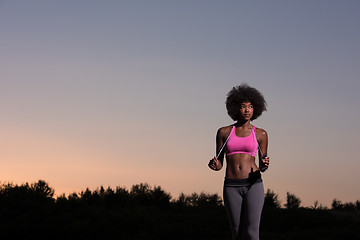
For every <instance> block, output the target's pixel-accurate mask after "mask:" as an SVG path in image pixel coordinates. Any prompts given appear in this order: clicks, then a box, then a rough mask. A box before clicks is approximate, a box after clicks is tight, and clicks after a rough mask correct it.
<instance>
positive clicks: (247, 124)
mask: <svg viewBox="0 0 360 240" xmlns="http://www.w3.org/2000/svg"><path fill="white" fill-rule="evenodd" d="M235 127H241V128H251V123H250V120H249V121H244V120H238V121H237V122H236V123H235Z"/></svg>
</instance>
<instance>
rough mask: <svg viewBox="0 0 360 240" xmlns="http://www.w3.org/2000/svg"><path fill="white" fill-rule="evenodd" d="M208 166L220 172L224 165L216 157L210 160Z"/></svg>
mask: <svg viewBox="0 0 360 240" xmlns="http://www.w3.org/2000/svg"><path fill="white" fill-rule="evenodd" d="M208 166H209V168H210V169H212V170H214V171H219V170H220V169H221V168H222V164H221V162H220V161H219V159H217V158H216V156H214V158H213V159H211V160H210V162H209V164H208Z"/></svg>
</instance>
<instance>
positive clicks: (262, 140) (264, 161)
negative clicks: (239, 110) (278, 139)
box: [256, 128, 270, 169]
mask: <svg viewBox="0 0 360 240" xmlns="http://www.w3.org/2000/svg"><path fill="white" fill-rule="evenodd" d="M256 138H257V139H258V142H259V145H260V149H261V151H260V150H259V167H260V169H262V168H263V167H269V162H270V158H269V156H266V157H264V158H263V156H264V154H266V155H267V149H268V135H267V132H266V131H265V130H264V129H261V128H258V129H256ZM261 154H262V155H261Z"/></svg>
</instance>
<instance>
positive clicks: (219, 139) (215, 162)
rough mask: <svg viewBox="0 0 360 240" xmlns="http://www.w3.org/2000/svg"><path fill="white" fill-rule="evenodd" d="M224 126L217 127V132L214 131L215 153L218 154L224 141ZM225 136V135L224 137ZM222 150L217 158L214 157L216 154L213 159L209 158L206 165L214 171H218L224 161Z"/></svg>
mask: <svg viewBox="0 0 360 240" xmlns="http://www.w3.org/2000/svg"><path fill="white" fill-rule="evenodd" d="M225 132H226V128H225V127H222V128H219V129H218V131H217V133H216V149H215V150H216V155H218V154H219V152H220V149H221V147H222V146H223V144H224V142H225V141H226V133H225ZM224 136H225V137H224ZM224 152H225V151H224V150H223V151H222V152H221V154H220V155H219V158H216V156H214V158H213V159H211V160H210V162H209V164H208V166H209V168H210V169H212V170H214V171H219V170H221V168H222V167H223V162H224Z"/></svg>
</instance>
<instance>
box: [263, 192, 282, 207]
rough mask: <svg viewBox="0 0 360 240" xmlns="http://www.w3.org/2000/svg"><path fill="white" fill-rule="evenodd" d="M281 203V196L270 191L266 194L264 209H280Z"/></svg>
mask: <svg viewBox="0 0 360 240" xmlns="http://www.w3.org/2000/svg"><path fill="white" fill-rule="evenodd" d="M280 207H281V203H280V200H279V195H278V194H276V193H275V192H274V191H272V190H270V189H268V190H267V191H266V193H265V202H264V208H280Z"/></svg>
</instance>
